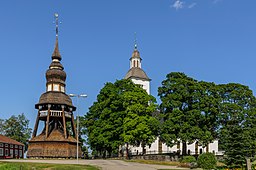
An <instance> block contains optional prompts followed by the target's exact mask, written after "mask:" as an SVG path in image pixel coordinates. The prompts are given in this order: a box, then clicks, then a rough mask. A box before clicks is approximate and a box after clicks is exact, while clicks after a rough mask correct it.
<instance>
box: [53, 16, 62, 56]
mask: <svg viewBox="0 0 256 170" xmlns="http://www.w3.org/2000/svg"><path fill="white" fill-rule="evenodd" d="M54 17H55V28H56V40H55V48H54V51H53V53H52V59H53V60H54V59H57V60H59V61H60V60H61V55H60V51H59V40H58V36H59V14H58V13H55V14H54Z"/></svg>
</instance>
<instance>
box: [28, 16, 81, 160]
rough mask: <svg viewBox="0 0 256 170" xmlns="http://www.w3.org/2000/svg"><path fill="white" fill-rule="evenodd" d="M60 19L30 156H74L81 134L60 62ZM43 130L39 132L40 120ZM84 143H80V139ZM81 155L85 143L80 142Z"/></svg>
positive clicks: (39, 106)
mask: <svg viewBox="0 0 256 170" xmlns="http://www.w3.org/2000/svg"><path fill="white" fill-rule="evenodd" d="M55 20H56V42H55V48H54V51H53V54H52V62H51V64H50V66H49V69H48V70H47V71H46V80H47V82H46V92H45V93H43V94H42V95H41V97H40V99H39V102H38V103H37V104H36V105H35V108H36V109H37V110H38V114H37V118H36V122H35V126H34V131H33V134H32V138H31V140H30V141H29V145H28V153H27V157H29V158H71V157H76V154H77V140H76V139H77V134H76V127H75V124H74V115H73V111H75V110H76V107H75V106H73V104H72V100H71V98H70V97H69V96H68V95H67V94H66V93H65V91H66V90H65V88H66V84H65V81H66V73H65V71H64V67H63V66H62V64H61V63H60V61H61V55H60V52H59V44H58V30H59V22H58V14H55ZM40 121H41V122H43V126H44V127H43V130H42V132H41V133H40V134H37V131H38V126H39V122H40ZM79 144H80V143H79ZM78 152H79V154H78V155H79V157H80V156H81V147H80V146H79V151H78Z"/></svg>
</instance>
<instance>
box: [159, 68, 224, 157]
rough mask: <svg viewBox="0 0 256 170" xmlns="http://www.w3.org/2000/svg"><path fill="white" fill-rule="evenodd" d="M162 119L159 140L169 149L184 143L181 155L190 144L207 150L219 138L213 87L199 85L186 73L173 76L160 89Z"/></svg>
mask: <svg viewBox="0 0 256 170" xmlns="http://www.w3.org/2000/svg"><path fill="white" fill-rule="evenodd" d="M158 95H159V96H160V99H161V101H162V103H161V104H160V110H161V113H162V117H163V123H162V127H161V135H160V138H161V140H163V142H165V143H166V144H167V145H168V146H173V145H174V144H176V143H178V142H179V141H181V142H182V144H183V146H182V154H183V155H186V153H187V146H186V144H187V142H188V143H193V142H195V141H198V142H200V143H201V144H203V145H204V146H207V144H208V143H210V142H212V140H214V138H215V137H216V129H217V127H218V124H217V123H216V120H217V119H218V114H219V105H218V104H219V101H220V100H219V97H218V92H217V87H216V86H215V84H214V83H208V82H198V81H197V80H195V79H193V78H191V77H188V76H187V75H185V74H184V73H180V72H172V73H170V74H168V75H167V76H166V79H165V80H164V81H163V82H162V86H161V87H159V88H158Z"/></svg>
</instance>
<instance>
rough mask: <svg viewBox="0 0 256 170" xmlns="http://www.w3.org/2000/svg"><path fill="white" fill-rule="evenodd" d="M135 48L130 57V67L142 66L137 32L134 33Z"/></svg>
mask: <svg viewBox="0 0 256 170" xmlns="http://www.w3.org/2000/svg"><path fill="white" fill-rule="evenodd" d="M134 35H135V38H134V50H133V53H132V57H131V58H130V68H133V67H138V68H141V60H142V59H141V58H140V52H139V51H138V44H137V37H136V33H134Z"/></svg>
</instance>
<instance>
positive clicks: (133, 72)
mask: <svg viewBox="0 0 256 170" xmlns="http://www.w3.org/2000/svg"><path fill="white" fill-rule="evenodd" d="M130 78H139V79H143V80H148V81H150V78H148V76H147V74H146V73H145V72H144V71H143V70H142V69H141V68H139V67H132V68H131V69H130V70H129V71H128V72H127V73H126V75H125V79H130Z"/></svg>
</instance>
